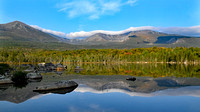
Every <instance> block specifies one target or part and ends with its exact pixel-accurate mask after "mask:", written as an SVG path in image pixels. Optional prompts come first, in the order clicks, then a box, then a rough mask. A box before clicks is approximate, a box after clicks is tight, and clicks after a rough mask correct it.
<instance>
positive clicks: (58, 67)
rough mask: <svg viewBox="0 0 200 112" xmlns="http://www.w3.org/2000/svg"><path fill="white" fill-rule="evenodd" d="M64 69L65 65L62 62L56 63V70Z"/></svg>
mask: <svg viewBox="0 0 200 112" xmlns="http://www.w3.org/2000/svg"><path fill="white" fill-rule="evenodd" d="M64 69H65V67H64V66H63V65H62V64H60V63H59V64H57V65H56V70H57V71H63V70H64Z"/></svg>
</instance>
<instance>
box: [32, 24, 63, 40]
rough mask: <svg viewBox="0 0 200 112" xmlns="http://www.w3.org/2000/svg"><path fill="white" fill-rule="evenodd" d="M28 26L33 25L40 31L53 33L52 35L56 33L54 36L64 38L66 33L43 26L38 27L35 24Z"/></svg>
mask: <svg viewBox="0 0 200 112" xmlns="http://www.w3.org/2000/svg"><path fill="white" fill-rule="evenodd" d="M30 26H31V27H33V28H35V29H38V30H40V31H43V32H45V33H50V34H53V35H56V36H59V37H63V38H66V34H65V33H63V32H58V31H53V30H48V29H44V28H41V27H39V26H37V25H30Z"/></svg>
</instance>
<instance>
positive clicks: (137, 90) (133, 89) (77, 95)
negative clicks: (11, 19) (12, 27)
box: [0, 63, 200, 112]
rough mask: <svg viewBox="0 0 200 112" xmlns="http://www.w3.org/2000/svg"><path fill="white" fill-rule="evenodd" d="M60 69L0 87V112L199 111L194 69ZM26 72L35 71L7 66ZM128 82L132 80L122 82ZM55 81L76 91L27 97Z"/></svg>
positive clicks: (199, 77)
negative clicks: (24, 82) (72, 83)
mask: <svg viewBox="0 0 200 112" xmlns="http://www.w3.org/2000/svg"><path fill="white" fill-rule="evenodd" d="M65 66H67V69H66V70H59V71H57V70H39V69H34V70H37V72H39V73H41V74H42V77H43V79H40V80H29V81H28V84H27V85H26V86H25V87H23V88H17V87H14V85H13V84H6V85H0V105H1V110H0V111H8V110H11V111H15V112H20V111H30V112H31V111H41V110H45V111H72V112H73V111H108V112H112V111H129V112H132V111H140V112H146V111H148V112H156V111H182V112H190V111H191V112H198V111H200V109H199V103H200V98H199V97H200V66H199V65H176V64H100V63H99V64H66V65H65ZM77 66H79V67H77ZM32 67H36V68H37V65H29V66H26V65H23V66H22V67H21V66H20V65H10V68H12V69H14V70H26V71H28V70H31V69H30V68H32ZM77 68H78V69H77ZM77 70H78V71H77ZM2 71H3V72H6V70H2ZM8 74H9V72H8ZM133 77H134V78H136V80H134V81H129V80H126V79H127V78H133ZM60 80H73V81H75V82H77V83H78V84H79V86H78V87H77V88H71V89H70V90H69V89H68V90H61V91H57V90H56V91H50V92H45V93H38V92H33V90H34V89H35V88H36V87H37V86H43V85H49V84H52V83H55V82H58V81H60ZM54 93H56V94H54ZM66 93H67V94H66ZM60 94H62V95H60ZM63 94H64V95H63ZM2 101H8V102H2ZM10 102H11V103H10ZM13 103H20V105H14V104H13ZM9 107H12V108H9ZM144 107H145V108H144ZM191 107H192V108H191Z"/></svg>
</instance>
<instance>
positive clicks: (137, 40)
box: [66, 30, 200, 47]
mask: <svg viewBox="0 0 200 112" xmlns="http://www.w3.org/2000/svg"><path fill="white" fill-rule="evenodd" d="M188 39H190V40H192V41H193V40H195V41H198V42H200V39H199V38H195V37H188V36H182V35H176V34H167V33H162V32H156V31H152V30H140V31H130V32H126V33H123V34H118V35H110V34H103V33H96V34H94V35H92V36H89V37H87V38H85V39H82V40H79V39H76V40H75V39H71V40H68V41H66V42H68V43H71V44H82V45H88V44H89V45H105V46H111V45H115V46H128V47H131V46H132V47H133V46H134V47H137V46H138V45H143V46H145V45H148V46H149V45H154V46H155V45H156V46H157V45H158V46H159V45H160V46H162V45H172V44H173V45H180V44H181V45H182V44H187V45H188V44H192V43H188V42H189V41H188ZM193 42H194V41H193ZM195 43H196V42H195Z"/></svg>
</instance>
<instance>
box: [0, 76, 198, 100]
mask: <svg viewBox="0 0 200 112" xmlns="http://www.w3.org/2000/svg"><path fill="white" fill-rule="evenodd" d="M43 77H44V78H43V80H42V81H41V82H34V83H29V84H28V85H27V86H26V87H24V88H15V87H13V86H7V87H5V88H4V89H1V90H0V91H1V92H0V100H1V101H9V102H14V103H22V102H24V101H26V100H28V99H31V98H33V97H36V96H38V95H40V94H39V93H36V92H33V89H34V88H35V87H36V86H41V85H44V84H51V83H53V82H57V81H59V80H63V79H64V80H74V81H75V82H77V83H78V84H79V86H78V88H76V89H75V90H74V92H81V93H82V92H90V93H98V94H99V93H102V94H103V93H110V92H120V93H124V94H127V95H130V96H144V97H146V96H157V95H158V96H159V95H172V96H177V95H186V96H187V95H188V96H197V97H199V94H200V79H198V78H175V77H164V78H163V77H161V78H152V77H136V79H137V80H136V81H134V82H132V81H127V80H126V78H127V76H123V75H109V76H107V75H98V76H91V75H62V76H60V75H56V74H54V75H43ZM69 92H71V91H69ZM53 93H62V94H63V92H59V91H54V92H53Z"/></svg>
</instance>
